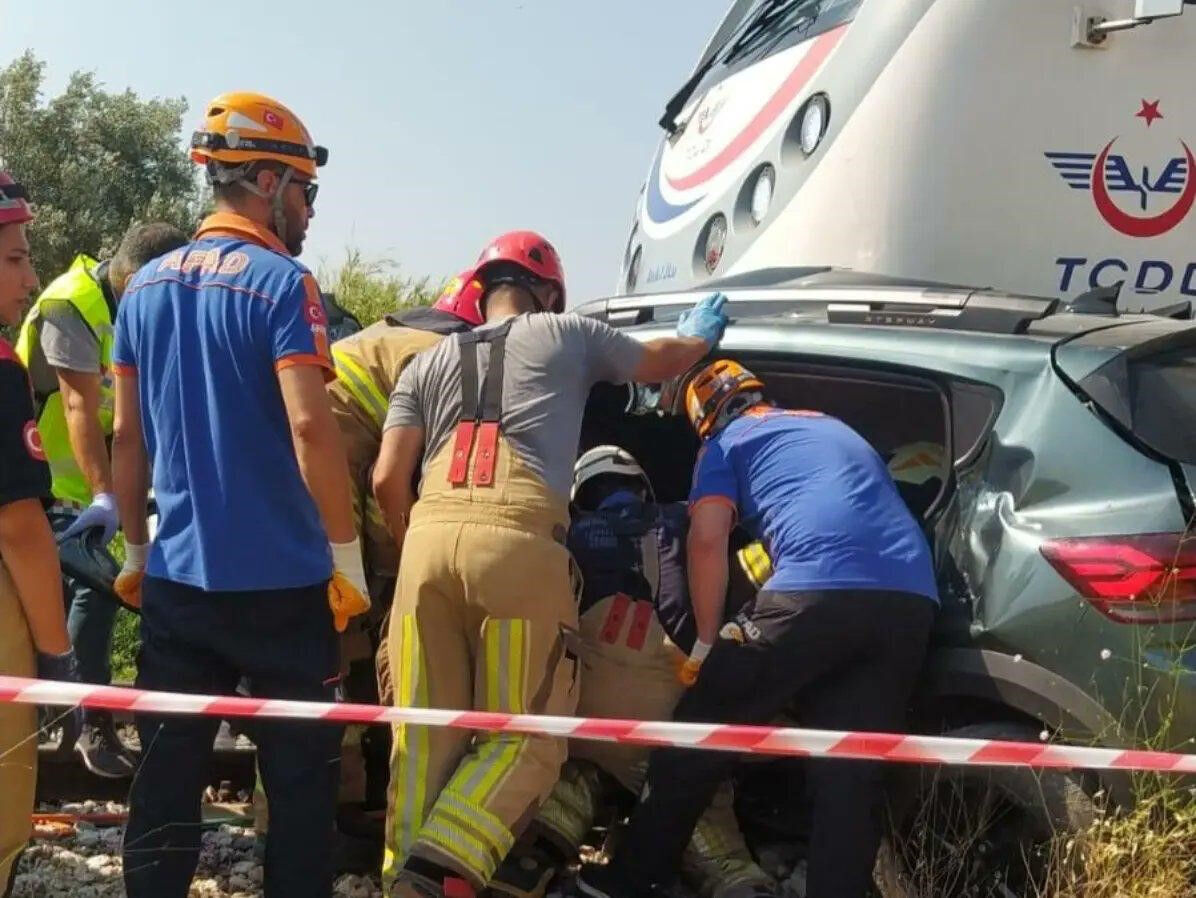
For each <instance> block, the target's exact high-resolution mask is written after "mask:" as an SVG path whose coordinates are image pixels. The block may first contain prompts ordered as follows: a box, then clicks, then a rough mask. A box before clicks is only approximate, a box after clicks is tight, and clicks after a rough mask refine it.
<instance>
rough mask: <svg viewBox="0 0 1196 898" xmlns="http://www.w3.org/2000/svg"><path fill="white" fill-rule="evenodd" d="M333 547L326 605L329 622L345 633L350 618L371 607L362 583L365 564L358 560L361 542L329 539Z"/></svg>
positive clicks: (363, 582) (338, 631)
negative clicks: (328, 610)
mask: <svg viewBox="0 0 1196 898" xmlns="http://www.w3.org/2000/svg"><path fill="white" fill-rule="evenodd" d="M330 545H331V547H332V565H333V571H332V579H331V580H330V581H329V583H328V607H329V608H330V609H332V626H333V628H334V629H335V630H336V632H337V633H344V632H345V628H346V627H348V626H349V618H351V617H356V616H357V615H359V614H365V613H366V612H367V611H369V610H370V592H369V589H368V587H366V585H365V568H364V567H363V566H362V563H361V543H360V542H359V541H358V540H356V539H354V540H353V541H352V542H348V543H330Z"/></svg>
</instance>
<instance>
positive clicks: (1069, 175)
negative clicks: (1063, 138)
mask: <svg viewBox="0 0 1196 898" xmlns="http://www.w3.org/2000/svg"><path fill="white" fill-rule="evenodd" d="M1116 142H1117V138H1113V139H1112V140H1110V141H1109V142H1108V143H1107V144H1105V146H1104V148H1103V149H1102V150H1101V151H1100V152H1099V153H1069V152H1051V153H1047V154H1046V157H1047V159H1049V160H1050V163H1051V165H1053V166H1055V168H1056V170H1057V171H1058V172H1059V174H1060V175H1062V176H1063V180H1064V181H1066V182H1067V184H1068V186H1069V187H1071V188H1072V189H1074V190H1086V191H1088V192H1089V193H1091V194H1092V201H1093V203H1094V204H1095V205H1096V211H1097V212H1099V213H1100V216H1101V218H1103V219H1104V220H1105V222H1106V223H1107V224H1108V225H1109V226H1110V227H1111V228H1113V229H1114V230H1116V231H1118V232H1119V233H1122V234H1125V235H1126V236H1127V237H1158V236H1161V235H1162V234H1166V233H1167V232H1169V231H1171V230H1174V229H1175V228H1176V227H1178V226H1179V224H1180V223H1181V222H1182V221H1183V220H1184V219H1185V218H1187V216H1188V213H1189V212H1191V211H1192V206H1193V204H1196V176H1194V174H1193V172H1194V171H1196V158H1193V156H1192V151H1191V150H1190V149H1189V148H1188V145H1187V144H1186V143H1184V142H1183V141H1182V140H1181V141H1180V142H1179V145H1180V146H1181V147H1182V148H1183V155H1182V156H1173V157H1172V158H1171V159H1169V160H1168V161H1167V162H1166V163H1165V164H1164V165H1163V167H1162V170H1161V171H1160V172H1159V174H1158V175H1157V176H1155V177H1151V173H1150V168H1149V167H1147V166H1143V167H1142V177H1141V179H1138V178H1136V177H1135V175H1134V171H1133V169H1131V167H1130V164H1129V162H1127V161H1126V158H1125V157H1124V156H1122V155H1120V154H1117V153H1113V152H1112V149H1113V144H1115V143H1116ZM1114 193H1133V194H1135V195H1136V196H1137V198H1138V205H1139V208H1140V209H1141V210H1142V211H1144V212H1145V211H1146V209H1147V207H1148V205H1150V202H1149V201H1150V199H1151V198H1152V196H1153V195H1155V194H1169V195H1171V196H1175V197H1176V198H1175V199H1174V200H1173V201H1172V202H1171V204H1170V205H1169V206H1167V208H1165V209H1162V210H1159V211H1156V212H1155V213H1154V214H1148V215H1135V214H1133V213H1131V212H1127V211H1125V210H1124V209H1122V208H1121V207H1120V206H1118V205H1117V204H1116V203H1115V202H1114V201H1113V197H1112V194H1114Z"/></svg>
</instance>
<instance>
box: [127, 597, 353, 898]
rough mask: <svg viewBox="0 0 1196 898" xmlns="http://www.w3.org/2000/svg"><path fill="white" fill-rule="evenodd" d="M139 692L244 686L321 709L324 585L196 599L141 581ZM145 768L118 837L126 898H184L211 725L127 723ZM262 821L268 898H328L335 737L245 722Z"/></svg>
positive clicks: (326, 677)
mask: <svg viewBox="0 0 1196 898" xmlns="http://www.w3.org/2000/svg"><path fill="white" fill-rule="evenodd" d="M141 597H142V601H141V651H140V653H139V655H138V658H137V661H138V669H137V687H138V688H139V689H155V690H162V691H166V692H191V693H202V694H207V695H232V694H233V693H234V691H235V690H236V688H237V685H238V683H239V682H240V680H241V678H242V677H244V678H245V679H246V681H247V683H248V686H249V692H250V694H251V695H252V696H253V697H255V698H279V699H295V700H299V701H317V702H330V701H333V700H334V699H335V688H336V679H337V646H336V631H335V630H333V628H332V614H331V612H330V611H329V610H328V590H327V584H326V583H319V584H314V585H312V586H305V587H301V588H298V589H277V590H259V591H247V592H204V591H203V590H200V589H197V588H195V587H192V586H187V585H184V584H180V583H175V582H172V581H169V580H163V579H160V578H157V577H146V578H145V581H144V583H143V585H142V589H141ZM136 722H137V729H138V733H139V734H140V737H141V745H142V760H141V767H140V769H139V770H138V772H137V776H136V777H135V778H134V780H133V785H132V788H131V790H130V793H129V823H128V827H127V828H126V830H125V838H124V876H125V888H126V890H127V892H128V895H129V898H185V896H186V895H187V894H188V892H189V887H190V884H191V877H192V876H193V875H194V873H195V867H196V864H197V862H198V860H199V847H200V832H201V830H200V813H199V811H200V796H201V794H202V793H203V789H204V786H205V785H206V784H207V782H208V779H207V777H208V772H209V771H208V766H209V761H210V758H211V754H212V742H213V740H214V738H215V736H216V730H217V729H218V727H219V725H220V720H219V719H218V718H215V717H188V716H166V715H157V714H140V715H136ZM245 730H246V732H247V734H248V735H249V736H250V738H252V739H253V741H254V744H255V745H256V746H257V758H258V764H259V765H260V767H261V773H262V779H263V780H264V783H265V790H266V796H267V800H268V802H269V811H270V833H269V835H268V836H267V838H266V860H265V877H264V889H265V895H266V896H267V898H284V896H285V898H305V896H310V898H328V895H330V894H331V893H332V880H333V869H332V867H333V863H332V828H333V821H334V818H335V802H336V783H337V776H338V769H339V764H338V758H339V755H340V740H341V731H342V728H341V727H339V726H335V725H330V724H327V723H324V722H317V721H310V722H308V721H302V722H300V721H284V720H277V721H271V720H254V721H248V722H247V724H246V726H245Z"/></svg>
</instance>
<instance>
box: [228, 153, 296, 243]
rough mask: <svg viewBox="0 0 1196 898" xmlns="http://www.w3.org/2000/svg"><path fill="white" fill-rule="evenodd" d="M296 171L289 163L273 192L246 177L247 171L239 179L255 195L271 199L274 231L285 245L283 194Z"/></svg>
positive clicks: (285, 224) (285, 223) (285, 219)
mask: <svg viewBox="0 0 1196 898" xmlns="http://www.w3.org/2000/svg"><path fill="white" fill-rule="evenodd" d="M294 173H295V170H294V169H293V168H291V167H290V166H289V165H288V166H287V167H286V171H284V172H283V173H282V177H281V178H279V180H278V186H277V187H275V188H274V192H273V193H266V191H264V190H262V189H261V188H260V187H258V186H257V185H256V184H254V183H253V182H252V181H250V180H249V179H248V178H246V177H244V174H245V173H243V174H242V176H241V177H240V178H238V179H237V180H238V183H240V185H241V186H242V187H244V188H245V189H246V190H248V191H249V192H250V193H252V194H253V195H254V196H260V197H261V198H262V199H264V200H269V201H270V212H271V213H272V216H271V217H272V218H273V219H274V227H273V231H274V233H275V234H276V235H277V237H278V239H279V240H281V241H282V242H283V244H284V245H285V244H286V242H287V217H286V213H285V212H284V211H283V208H282V196H283V191H284V190H286V187H287V184H289V183H290V181H291V175H293V174H294Z"/></svg>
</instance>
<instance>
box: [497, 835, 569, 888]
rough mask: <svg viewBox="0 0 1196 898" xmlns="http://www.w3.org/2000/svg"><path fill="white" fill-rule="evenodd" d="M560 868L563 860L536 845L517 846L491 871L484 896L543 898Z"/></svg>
mask: <svg viewBox="0 0 1196 898" xmlns="http://www.w3.org/2000/svg"><path fill="white" fill-rule="evenodd" d="M563 864H564V861H563V859H559V858H555V857H553V856H552V855H551V854H550V853H549V852H548V851H546V850H544V849H543V848H542V847H541V846H539V845H516V846H515V848H514V849H513V850H512V851H510V852H509V853H508V854H507V856H506V857H505V858H504V859H503V862H502V863H501V864H499V866H498V869H497V870H495V871H494V876H493V877H491V879H490V882H489V883H488V884H487V885H486V892H485V893H484V894H485V895H487V896H488V898H544V895H546V894H547V893H548V886H549V884H550V883H551V882H552V879H553V877H554V876H556V873H557V870H558V869H559V868H560V867H561V866H563Z"/></svg>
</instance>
